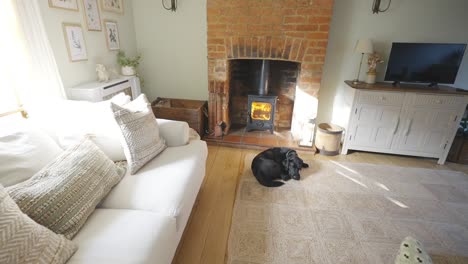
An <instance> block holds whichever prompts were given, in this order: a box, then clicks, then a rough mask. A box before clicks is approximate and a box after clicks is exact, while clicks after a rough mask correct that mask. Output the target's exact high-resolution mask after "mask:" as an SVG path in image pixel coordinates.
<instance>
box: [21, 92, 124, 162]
mask: <svg viewBox="0 0 468 264" xmlns="http://www.w3.org/2000/svg"><path fill="white" fill-rule="evenodd" d="M111 102H112V103H114V104H117V105H124V104H126V103H128V102H130V96H128V95H125V94H124V93H119V94H117V95H116V96H114V97H113V98H112V99H110V100H107V101H102V102H97V103H93V102H87V101H72V100H61V101H57V102H54V103H49V107H42V106H41V107H32V109H31V110H30V111H29V112H30V117H31V120H33V121H35V122H36V123H38V124H39V125H41V127H43V128H44V129H46V130H47V131H48V132H49V133H50V134H52V135H53V136H54V137H55V139H56V141H57V142H58V144H59V145H60V147H61V148H62V149H67V148H69V147H71V146H73V145H75V144H77V143H79V142H80V141H81V139H82V138H83V137H84V136H85V135H92V137H91V140H92V141H93V142H94V143H95V144H96V145H97V146H98V147H99V148H100V149H101V150H102V151H103V152H104V153H105V154H106V155H107V156H108V157H109V158H110V159H111V160H113V161H119V160H125V154H124V151H123V147H122V144H121V138H120V129H119V126H118V125H117V123H116V122H115V119H114V115H113V113H112V111H111V109H110V103H111Z"/></svg>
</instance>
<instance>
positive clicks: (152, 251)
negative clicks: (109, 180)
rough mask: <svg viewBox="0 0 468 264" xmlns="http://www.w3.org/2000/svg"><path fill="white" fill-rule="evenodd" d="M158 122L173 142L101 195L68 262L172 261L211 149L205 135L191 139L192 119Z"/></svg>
mask: <svg viewBox="0 0 468 264" xmlns="http://www.w3.org/2000/svg"><path fill="white" fill-rule="evenodd" d="M158 123H159V129H160V135H161V136H162V137H163V138H164V139H166V144H167V145H168V148H167V149H165V150H164V151H163V152H162V153H161V154H159V155H158V156H157V157H156V158H154V159H153V160H151V161H150V162H149V163H148V164H146V165H145V166H144V167H143V168H142V169H141V170H139V171H138V172H137V173H136V174H135V175H130V174H129V173H128V172H127V174H126V175H125V176H124V178H123V179H122V181H121V182H120V183H119V184H117V185H116V186H115V187H114V188H113V189H112V191H111V192H110V193H109V194H108V196H107V197H106V198H105V199H104V200H102V201H101V203H100V204H99V205H98V207H97V208H96V210H95V211H94V213H93V214H92V215H91V216H90V217H89V218H88V220H87V221H86V224H85V225H84V227H83V228H82V229H81V230H80V231H79V233H78V234H77V235H76V236H75V237H74V238H73V241H74V242H76V243H77V244H78V246H79V248H78V251H77V252H76V253H75V254H74V255H73V256H72V258H71V259H70V260H69V261H68V263H73V264H76V263H80V264H81V263H122V264H123V263H158V264H165V263H171V262H172V259H173V257H174V253H175V251H176V249H177V246H178V244H179V241H180V239H181V236H182V234H183V231H184V228H185V226H186V224H187V221H188V218H189V216H190V213H191V210H192V207H193V205H194V203H195V200H196V197H197V194H198V191H199V189H200V186H201V184H202V182H203V178H204V176H205V166H206V158H207V154H208V151H207V146H206V143H205V142H204V141H201V140H198V139H189V127H188V125H187V123H185V122H179V121H170V120H159V119H158ZM35 124H37V122H36V123H35ZM42 124H43V125H44V124H45V123H42ZM48 130H49V131H47V134H49V135H50V137H51V138H54V137H55V135H53V134H50V133H51V131H52V132H53V130H50V129H48ZM43 131H44V129H43ZM54 139H56V138H54Z"/></svg>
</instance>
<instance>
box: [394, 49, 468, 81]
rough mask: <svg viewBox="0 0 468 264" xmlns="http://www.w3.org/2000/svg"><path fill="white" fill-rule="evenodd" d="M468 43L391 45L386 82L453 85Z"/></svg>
mask: <svg viewBox="0 0 468 264" xmlns="http://www.w3.org/2000/svg"><path fill="white" fill-rule="evenodd" d="M465 48H466V44H435V43H400V42H395V43H393V44H392V50H391V52H390V57H389V59H388V65H387V71H386V73H385V81H393V82H394V84H396V83H399V82H412V83H430V84H431V85H437V83H446V84H453V83H455V79H456V78H457V73H458V69H459V68H460V64H461V62H462V59H463V55H464V53H465Z"/></svg>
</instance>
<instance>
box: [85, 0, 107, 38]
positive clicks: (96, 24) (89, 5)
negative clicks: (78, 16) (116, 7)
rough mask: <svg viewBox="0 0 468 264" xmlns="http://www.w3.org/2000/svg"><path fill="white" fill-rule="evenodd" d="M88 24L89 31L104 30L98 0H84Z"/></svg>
mask: <svg viewBox="0 0 468 264" xmlns="http://www.w3.org/2000/svg"><path fill="white" fill-rule="evenodd" d="M82 1H83V9H84V16H85V21H86V26H87V27H88V30H89V31H102V24H101V15H100V13H99V7H98V0H82Z"/></svg>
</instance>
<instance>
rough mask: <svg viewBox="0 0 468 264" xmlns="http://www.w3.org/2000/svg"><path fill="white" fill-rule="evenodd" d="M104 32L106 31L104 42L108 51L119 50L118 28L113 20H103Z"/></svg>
mask: <svg viewBox="0 0 468 264" xmlns="http://www.w3.org/2000/svg"><path fill="white" fill-rule="evenodd" d="M104 30H105V31H106V42H107V48H108V49H109V50H119V49H120V39H119V27H118V26H117V22H116V21H113V20H104Z"/></svg>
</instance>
